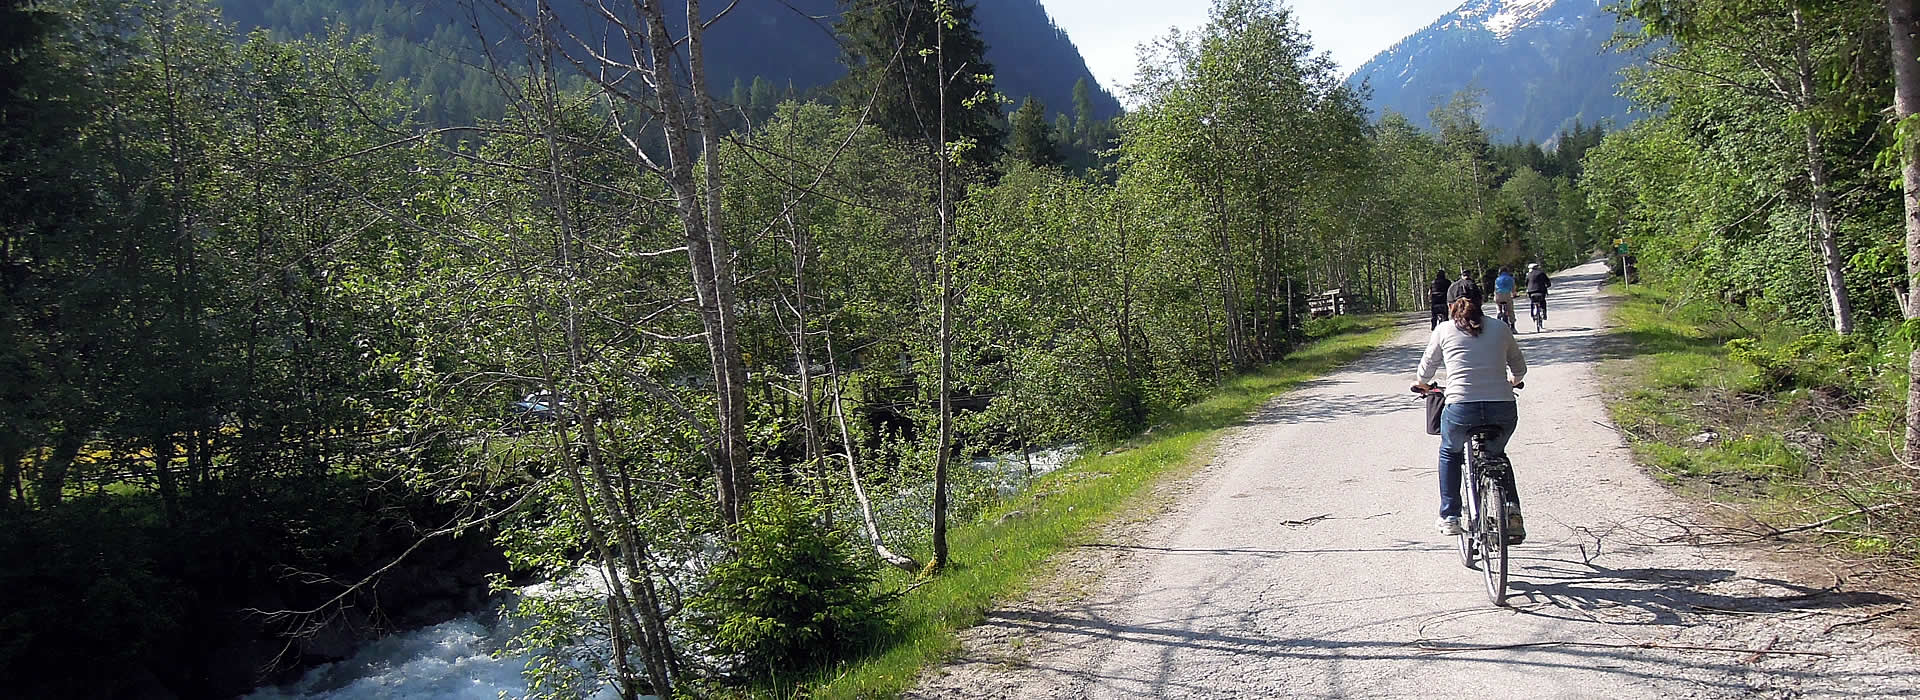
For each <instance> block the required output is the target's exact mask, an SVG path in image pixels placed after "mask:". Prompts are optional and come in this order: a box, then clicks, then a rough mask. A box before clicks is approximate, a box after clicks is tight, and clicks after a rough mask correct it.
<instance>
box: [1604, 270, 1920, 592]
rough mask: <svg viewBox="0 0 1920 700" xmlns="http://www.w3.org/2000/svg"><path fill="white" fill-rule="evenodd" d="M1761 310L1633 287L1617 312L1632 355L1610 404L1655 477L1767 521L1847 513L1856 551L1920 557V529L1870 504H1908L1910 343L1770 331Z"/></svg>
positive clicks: (1836, 530)
mask: <svg viewBox="0 0 1920 700" xmlns="http://www.w3.org/2000/svg"><path fill="white" fill-rule="evenodd" d="M1756 314H1757V312H1756V311H1752V310H1747V311H1742V310H1737V309H1729V308H1727V307H1725V306H1722V305H1720V304H1718V303H1716V302H1715V301H1713V300H1710V299H1699V298H1688V297H1686V296H1684V295H1680V294H1676V293H1675V290H1673V289H1672V288H1671V287H1668V286H1664V285H1660V286H1647V285H1636V287H1635V289H1634V290H1633V291H1631V292H1630V293H1628V294H1627V295H1626V298H1625V299H1624V300H1623V301H1622V302H1621V303H1620V304H1619V305H1618V306H1617V307H1616V309H1615V311H1614V319H1615V321H1616V322H1617V323H1618V324H1619V325H1620V327H1621V329H1622V331H1621V340H1622V341H1623V346H1622V347H1621V348H1620V350H1621V351H1622V352H1621V354H1622V355H1623V356H1624V358H1623V359H1619V360H1613V361H1610V362H1608V363H1606V364H1605V365H1603V366H1602V368H1601V374H1602V376H1603V378H1604V379H1605V380H1606V381H1605V382H1604V384H1606V385H1608V386H1610V387H1612V389H1610V391H1609V392H1608V393H1609V396H1608V407H1609V410H1610V411H1611V413H1612V414H1613V418H1614V421H1615V422H1616V423H1617V424H1618V425H1620V426H1621V427H1622V428H1623V429H1624V430H1625V431H1626V434H1627V435H1628V436H1629V437H1630V438H1631V442H1632V445H1633V448H1634V451H1635V454H1636V455H1638V456H1639V457H1640V458H1641V460H1642V461H1643V462H1645V463H1646V464H1647V465H1648V466H1649V467H1651V468H1652V469H1653V470H1654V472H1655V474H1656V475H1657V476H1660V477H1661V478H1662V479H1663V480H1665V481H1667V482H1669V483H1671V484H1674V485H1676V486H1677V487H1679V488H1681V489H1682V490H1684V491H1687V492H1691V493H1697V494H1701V495H1703V496H1706V497H1710V498H1712V499H1713V500H1714V501H1715V502H1718V503H1722V504H1729V505H1733V506H1735V507H1739V508H1742V509H1743V510H1745V511H1746V512H1748V513H1749V514H1750V515H1751V516H1753V517H1754V518H1756V519H1758V520H1759V521H1761V522H1765V523H1769V524H1774V525H1777V526H1785V525H1797V524H1801V523H1805V522H1816V521H1820V520H1823V519H1826V518H1831V517H1837V518H1839V520H1838V521H1837V522H1845V523H1847V524H1846V525H1836V526H1834V527H1831V528H1829V531H1830V532H1832V533H1833V534H1830V535H1826V537H1827V538H1828V539H1829V540H1830V541H1832V542H1833V543H1834V544H1836V545H1838V546H1841V547H1844V548H1845V549H1848V550H1851V551H1854V552H1864V553H1870V554H1896V555H1902V556H1913V555H1915V554H1920V523H1917V522H1915V521H1914V519H1913V518H1912V517H1909V516H1906V515H1904V513H1905V512H1910V511H1889V512H1888V513H1889V514H1883V515H1880V516H1876V517H1871V518H1868V517H1864V516H1859V515H1849V514H1850V513H1853V512H1854V511H1855V509H1858V508H1860V507H1862V504H1877V503H1884V502H1889V501H1891V502H1895V503H1911V500H1910V499H1911V498H1912V497H1913V494H1914V490H1913V487H1912V482H1911V477H1910V476H1909V474H1908V470H1907V469H1906V468H1905V467H1904V466H1903V465H1901V464H1900V463H1899V461H1898V460H1897V459H1896V458H1895V456H1894V454H1893V453H1892V452H1891V450H1890V448H1891V447H1893V446H1892V445H1890V444H1889V442H1888V440H1887V432H1886V426H1887V425H1888V424H1889V423H1890V422H1893V421H1897V420H1898V418H1899V417H1900V416H1901V415H1902V414H1903V413H1904V407H1905V399H1906V388H1907V387H1906V382H1907V378H1906V376H1905V374H1904V372H1902V371H1901V369H1902V367H1903V366H1904V364H1905V361H1906V359H1907V349H1908V347H1910V346H1909V345H1908V344H1907V343H1906V342H1905V341H1902V340H1898V339H1896V338H1893V337H1891V333H1889V335H1888V336H1886V337H1879V336H1876V334H1871V333H1857V334H1851V335H1848V336H1839V335H1836V334H1833V333H1831V332H1813V333H1806V332H1802V331H1799V330H1797V329H1793V328H1790V327H1785V326H1781V325H1778V324H1775V325H1760V324H1758V323H1757V322H1758V321H1759V320H1760V319H1758V318H1756Z"/></svg>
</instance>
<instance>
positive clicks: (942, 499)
mask: <svg viewBox="0 0 1920 700" xmlns="http://www.w3.org/2000/svg"><path fill="white" fill-rule="evenodd" d="M936 21H937V22H938V23H939V26H938V27H937V28H936V29H935V32H934V36H935V37H937V39H936V40H935V43H934V65H935V66H936V67H938V68H939V76H940V81H939V93H938V99H939V101H938V102H937V103H936V105H937V106H936V107H935V109H937V110H938V111H939V112H940V115H939V118H940V126H939V140H937V141H935V144H937V146H938V147H937V148H935V149H934V155H935V157H937V158H939V161H938V163H939V168H940V260H939V261H938V262H939V264H940V438H939V442H940V445H939V448H938V451H937V452H936V453H935V454H934V457H933V561H931V562H928V563H927V567H928V569H930V570H932V571H939V570H941V569H944V568H946V566H947V467H948V461H949V460H950V459H951V458H952V455H950V454H949V453H950V452H952V451H953V260H952V255H951V251H950V249H949V246H951V245H952V242H953V241H952V236H951V235H950V234H951V231H952V226H953V212H952V209H951V207H950V204H951V202H950V201H949V199H950V197H951V196H952V193H951V192H949V191H948V189H947V188H948V183H947V177H948V172H947V170H948V169H947V28H946V26H945V22H946V20H945V19H944V18H940V19H937V20H936Z"/></svg>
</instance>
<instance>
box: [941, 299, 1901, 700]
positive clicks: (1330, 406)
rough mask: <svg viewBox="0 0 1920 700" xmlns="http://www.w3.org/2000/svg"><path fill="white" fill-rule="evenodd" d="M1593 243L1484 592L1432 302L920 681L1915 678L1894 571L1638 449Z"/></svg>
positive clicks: (1530, 345) (1556, 302) (1544, 353)
mask: <svg viewBox="0 0 1920 700" xmlns="http://www.w3.org/2000/svg"><path fill="white" fill-rule="evenodd" d="M1604 273H1605V270H1604V268H1603V267H1602V266H1601V265H1599V264H1597V263H1596V264H1591V265H1587V266H1583V267H1579V268H1574V269H1572V270H1568V271H1566V272H1564V273H1561V274H1560V275H1557V276H1556V278H1555V286H1554V290H1555V293H1554V295H1553V301H1552V311H1553V312H1552V316H1551V318H1550V319H1549V323H1548V332H1546V333H1542V334H1525V335H1523V336H1522V337H1521V345H1522V348H1523V350H1524V351H1525V353H1526V355H1527V360H1528V363H1529V365H1531V367H1532V371H1531V372H1530V373H1529V375H1528V378H1527V383H1528V386H1529V387H1530V389H1531V390H1530V391H1528V392H1527V393H1526V394H1524V395H1523V396H1522V398H1521V400H1520V414H1521V419H1520V428H1519V431H1518V433H1517V434H1516V435H1515V437H1514V439H1513V442H1512V445H1511V447H1510V453H1511V454H1512V456H1513V458H1514V461H1515V464H1516V469H1517V471H1518V478H1519V483H1520V491H1521V495H1522V498H1523V501H1524V503H1525V506H1526V508H1525V512H1526V514H1527V523H1528V531H1529V540H1528V542H1527V543H1526V544H1524V545H1520V546H1518V547H1515V548H1514V550H1513V555H1514V557H1515V559H1514V561H1513V573H1512V577H1511V581H1512V582H1511V584H1510V586H1509V590H1510V607H1508V608H1496V607H1493V606H1492V605H1490V604H1489V603H1488V602H1487V600H1486V597H1485V595H1484V594H1483V593H1482V591H1481V581H1480V578H1479V574H1478V572H1475V571H1472V570H1469V569H1466V568H1463V567H1462V566H1461V565H1460V563H1459V559H1458V556H1457V554H1456V552H1455V551H1454V548H1453V543H1452V541H1451V540H1450V539H1447V538H1442V537H1440V536H1438V535H1437V534H1436V533H1435V532H1434V530H1433V520H1434V518H1435V514H1436V510H1437V507H1438V506H1437V499H1438V497H1437V495H1436V487H1435V481H1436V478H1437V477H1436V476H1435V467H1434V462H1435V457H1434V455H1435V451H1436V450H1437V449H1438V442H1439V439H1438V438H1435V437H1429V436H1427V435H1426V434H1425V433H1424V432H1423V431H1422V430H1421V411H1420V408H1419V404H1418V403H1417V402H1415V401H1413V400H1412V399H1411V398H1410V397H1409V395H1408V394H1407V393H1406V385H1407V384H1408V383H1410V380H1411V373H1412V368H1413V366H1414V364H1415V362H1416V360H1417V357H1418V353H1419V351H1420V347H1421V343H1423V342H1424V339H1425V336H1426V325H1425V324H1424V323H1421V324H1419V326H1418V327H1412V326H1409V327H1408V329H1407V331H1406V333H1405V335H1403V336H1402V337H1401V338H1400V339H1398V340H1397V341H1395V342H1394V343H1392V344H1390V345H1388V346H1386V347H1384V348H1382V349H1381V350H1379V351H1377V352H1375V353H1373V354H1371V355H1369V356H1367V357H1366V358H1363V359H1362V360H1360V361H1359V362H1356V363H1355V364H1353V365H1351V366H1349V367H1347V368H1344V369H1343V370H1341V371H1339V372H1336V373H1334V374H1331V375H1329V376H1327V377H1324V378H1322V379H1319V380H1316V381H1313V382H1310V383H1308V384H1307V385H1306V386H1303V387H1302V388H1301V389H1299V390H1297V391H1294V392H1292V393H1289V394H1288V395H1286V396H1284V397H1281V398H1280V399H1277V400H1276V401H1274V402H1273V403H1271V404H1269V405H1268V406H1266V407H1265V408H1264V409H1263V410H1262V411H1261V412H1260V413H1259V414H1258V415H1257V416H1255V417H1254V418H1252V419H1251V420H1249V421H1248V423H1247V424H1246V425H1244V426H1243V427H1240V428H1237V429H1235V430H1234V431H1232V432H1231V433H1230V434H1229V435H1228V436H1226V437H1224V438H1223V439H1222V441H1221V444H1220V445H1219V446H1218V447H1217V448H1216V451H1215V456H1214V458H1213V460H1212V461H1211V462H1210V463H1209V464H1208V465H1207V466H1206V467H1204V468H1202V469H1200V470H1199V471H1198V472H1196V473H1194V474H1192V475H1191V476H1189V477H1187V478H1185V479H1181V480H1179V481H1176V482H1169V483H1168V484H1166V485H1165V486H1164V487H1162V489H1161V491H1160V493H1159V494H1158V498H1157V500H1155V501H1154V502H1153V504H1152V505H1150V506H1148V507H1145V508H1144V509H1143V510H1142V511H1141V513H1140V514H1138V515H1137V517H1134V518H1131V519H1125V520H1123V521H1122V522H1121V523H1117V524H1116V525H1115V526H1114V527H1113V528H1110V531H1109V532H1108V533H1106V534H1105V535H1104V536H1103V537H1102V538H1101V539H1100V541H1098V542H1094V543H1091V544H1089V545H1087V546H1083V547H1080V548H1077V549H1076V550H1075V551H1073V552H1070V553H1069V554H1067V555H1064V556H1062V557H1060V558H1058V559H1057V561H1056V562H1055V563H1054V565H1053V566H1054V571H1053V574H1052V575H1051V576H1050V577H1049V578H1047V579H1046V582H1045V583H1042V584H1040V585H1038V586H1036V588H1035V590H1034V592H1033V593H1032V594H1030V595H1028V596H1027V597H1026V598H1025V599H1023V600H1021V601H1018V602H1015V603H1010V604H1008V605H1005V606H1003V607H1001V608H999V609H996V610H993V611H991V612H989V613H988V615H987V619H986V620H985V622H984V623H982V624H981V625H979V626H978V627H975V628H973V629H971V630H969V631H967V632H966V633H965V634H963V635H962V642H963V646H964V649H963V651H962V653H961V654H960V656H959V658H958V659H956V660H955V661H954V662H953V663H952V664H950V665H948V666H946V667H944V668H942V669H938V670H936V671H932V672H929V673H928V674H927V676H926V677H925V678H924V679H923V680H922V682H921V684H920V686H919V687H917V688H916V689H915V690H914V691H913V692H911V693H909V694H908V696H909V697H919V698H948V697H969V698H972V697H1005V698H1034V697H1061V698H1120V697H1143V696H1144V697H1223V698H1224V697H1352V696H1366V697H1416V696H1417V697H1434V696H1437V695H1462V696H1468V697H1530V698H1531V697H1612V698H1663V697H1731V696H1741V697H1755V696H1757V697H1849V698H1853V697H1913V696H1920V671H1916V670H1915V669H1920V657H1917V656H1916V655H1915V654H1914V653H1913V649H1912V647H1911V646H1910V645H1909V644H1908V641H1909V640H1908V639H1907V636H1906V634H1905V633H1904V632H1902V631H1900V630H1897V629H1891V628H1888V627H1886V626H1884V625H1882V624H1879V623H1880V621H1881V619H1882V616H1883V615H1884V614H1887V613H1889V612H1890V611H1897V610H1902V609H1905V608H1907V607H1908V602H1907V600H1905V599H1904V598H1902V597H1898V596H1895V595H1888V594H1882V593H1873V592H1861V591H1851V590H1847V589H1845V588H1844V587H1843V586H1836V585H1835V582H1836V577H1829V576H1827V575H1825V574H1824V572H1820V573H1815V572H1818V569H1817V568H1813V569H1812V570H1811V571H1810V570H1809V569H1810V567H1807V566H1795V565H1793V564H1792V563H1791V562H1788V561H1785V560H1783V559H1781V558H1780V557H1775V556H1769V555H1768V553H1767V552H1765V551H1762V550H1758V549H1754V548H1740V547H1699V546H1693V545H1689V544H1686V543H1685V542H1684V540H1681V541H1667V540H1670V539H1674V536H1675V535H1680V534H1684V532H1685V529H1686V528H1687V526H1688V525H1689V524H1691V523H1694V522H1698V521H1699V520H1700V519H1701V518H1702V517H1703V516H1702V515H1701V514H1699V513H1697V512H1696V510H1697V509H1696V507H1695V506H1694V505H1692V504H1689V503H1686V502H1684V501H1681V500H1680V499H1678V498H1676V497H1674V496H1672V495H1671V494H1669V493H1668V492H1667V490H1666V489H1665V488H1663V487H1661V486H1660V485H1659V484H1657V483H1655V482H1654V481H1653V479H1652V478H1650V477H1649V476H1647V475H1646V474H1645V473H1644V472H1643V471H1642V470H1640V469H1639V468H1638V467H1636V466H1635V465H1634V463H1633V460H1632V457H1631V455H1630V454H1629V452H1628V450H1627V448H1626V446H1625V445H1624V444H1623V443H1622V442H1621V439H1620V437H1619V436H1618V435H1617V434H1616V433H1615V432H1614V430H1613V429H1612V428H1611V427H1610V424H1609V423H1608V419H1607V414H1606V411H1605V408H1604V407H1603V405H1602V403H1601V399H1600V395H1599V392H1598V391H1597V387H1596V385H1595V382H1594V379H1593V370H1594V366H1595V363H1596V362H1597V361H1598V359H1599V355H1600V352H1599V350H1600V348H1599V347H1598V343H1599V342H1600V339H1599V337H1598V336H1599V334H1600V329H1602V327H1603V325H1604V322H1605V314H1604V309H1603V308H1602V304H1603V303H1604V300H1603V299H1602V298H1601V296H1600V295H1599V283H1600V281H1601V279H1602V278H1603V276H1604Z"/></svg>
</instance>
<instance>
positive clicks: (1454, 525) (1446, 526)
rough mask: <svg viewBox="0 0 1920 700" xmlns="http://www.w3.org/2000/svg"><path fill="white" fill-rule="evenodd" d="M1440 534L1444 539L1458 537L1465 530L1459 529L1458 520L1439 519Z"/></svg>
mask: <svg viewBox="0 0 1920 700" xmlns="http://www.w3.org/2000/svg"><path fill="white" fill-rule="evenodd" d="M1439 526H1440V534H1441V535H1443V536H1446V537H1458V536H1459V535H1460V533H1462V532H1465V530H1461V529H1460V519H1459V518H1441V519H1440V525H1439Z"/></svg>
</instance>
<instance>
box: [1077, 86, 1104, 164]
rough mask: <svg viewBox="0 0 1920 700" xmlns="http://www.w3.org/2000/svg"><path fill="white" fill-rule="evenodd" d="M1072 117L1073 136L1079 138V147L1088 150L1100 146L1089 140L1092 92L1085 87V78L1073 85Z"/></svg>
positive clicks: (1091, 130) (1091, 133) (1091, 128)
mask: <svg viewBox="0 0 1920 700" xmlns="http://www.w3.org/2000/svg"><path fill="white" fill-rule="evenodd" d="M1073 117H1074V119H1075V120H1076V123H1075V124H1074V127H1075V128H1074V135H1076V136H1079V137H1080V141H1079V142H1078V143H1079V144H1080V147H1081V148H1085V149H1088V150H1093V149H1095V148H1098V147H1099V146H1100V144H1096V143H1094V142H1093V141H1092V140H1091V139H1090V137H1092V136H1093V135H1094V133H1093V131H1094V129H1093V120H1094V116H1093V90H1092V88H1090V87H1088V86H1087V79H1086V78H1081V79H1079V80H1077V81H1074V83H1073Z"/></svg>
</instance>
